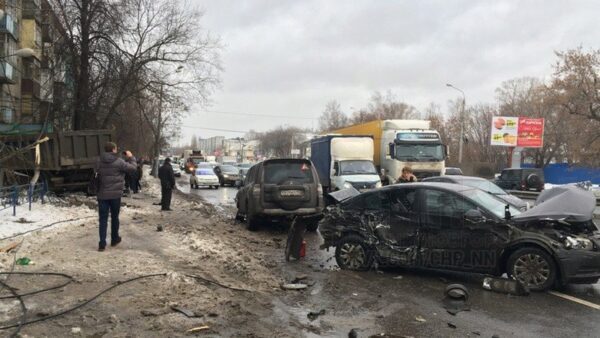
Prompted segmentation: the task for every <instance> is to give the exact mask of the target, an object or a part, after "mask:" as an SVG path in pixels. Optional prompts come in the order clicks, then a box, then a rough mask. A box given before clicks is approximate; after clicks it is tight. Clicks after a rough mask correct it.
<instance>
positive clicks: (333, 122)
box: [319, 100, 349, 132]
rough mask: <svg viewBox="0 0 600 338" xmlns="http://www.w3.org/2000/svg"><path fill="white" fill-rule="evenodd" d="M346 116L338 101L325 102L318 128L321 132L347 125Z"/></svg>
mask: <svg viewBox="0 0 600 338" xmlns="http://www.w3.org/2000/svg"><path fill="white" fill-rule="evenodd" d="M348 121H349V119H348V116H346V114H344V113H343V112H342V110H341V109H340V104H339V102H337V101H335V100H333V101H329V102H327V105H326V106H325V111H323V113H322V114H321V117H319V130H320V131H321V132H325V131H330V130H335V129H339V128H343V127H345V126H347V125H348Z"/></svg>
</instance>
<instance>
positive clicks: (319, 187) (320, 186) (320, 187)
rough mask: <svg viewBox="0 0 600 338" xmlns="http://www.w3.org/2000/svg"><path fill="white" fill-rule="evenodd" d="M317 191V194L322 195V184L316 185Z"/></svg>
mask: <svg viewBox="0 0 600 338" xmlns="http://www.w3.org/2000/svg"><path fill="white" fill-rule="evenodd" d="M317 192H318V193H319V195H323V186H322V185H320V184H319V185H317Z"/></svg>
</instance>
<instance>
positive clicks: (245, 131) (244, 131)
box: [181, 125, 248, 134]
mask: <svg viewBox="0 0 600 338" xmlns="http://www.w3.org/2000/svg"><path fill="white" fill-rule="evenodd" d="M181 127H182V128H188V129H203V130H212V131H226V132H230V133H242V134H245V133H247V132H248V130H232V129H220V128H206V127H195V126H185V125H184V126H181Z"/></svg>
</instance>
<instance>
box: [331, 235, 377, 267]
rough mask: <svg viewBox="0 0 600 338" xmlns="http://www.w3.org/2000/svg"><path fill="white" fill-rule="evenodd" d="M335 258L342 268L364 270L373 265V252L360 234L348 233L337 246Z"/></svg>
mask: <svg viewBox="0 0 600 338" xmlns="http://www.w3.org/2000/svg"><path fill="white" fill-rule="evenodd" d="M335 260H336V262H337V264H338V266H339V267H340V268H342V269H347V270H358V271H364V270H367V269H369V268H370V267H371V264H372V263H373V253H372V251H371V250H370V248H369V247H368V246H367V245H366V244H365V243H364V240H363V239H362V238H361V237H360V236H357V235H348V236H346V237H343V238H342V239H341V240H340V241H339V243H338V244H337V246H336V247H335Z"/></svg>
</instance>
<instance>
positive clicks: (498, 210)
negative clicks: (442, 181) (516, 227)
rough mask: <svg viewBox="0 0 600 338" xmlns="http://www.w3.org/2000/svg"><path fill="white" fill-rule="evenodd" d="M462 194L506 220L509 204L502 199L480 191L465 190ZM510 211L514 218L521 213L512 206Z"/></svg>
mask: <svg viewBox="0 0 600 338" xmlns="http://www.w3.org/2000/svg"><path fill="white" fill-rule="evenodd" d="M462 193H463V194H464V195H465V196H467V197H468V198H470V199H471V200H473V201H474V202H476V203H477V204H479V205H481V206H482V207H484V208H485V209H487V210H489V211H491V212H492V213H494V215H496V216H498V217H499V218H502V219H503V218H504V208H505V207H506V205H507V204H506V202H504V201H502V200H501V199H499V198H497V197H494V196H492V195H490V194H488V193H487V192H484V191H482V190H478V189H471V190H465V191H463V192H462ZM509 211H510V214H511V215H512V216H515V215H518V214H520V213H521V211H519V209H516V208H515V207H513V206H511V205H509Z"/></svg>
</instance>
